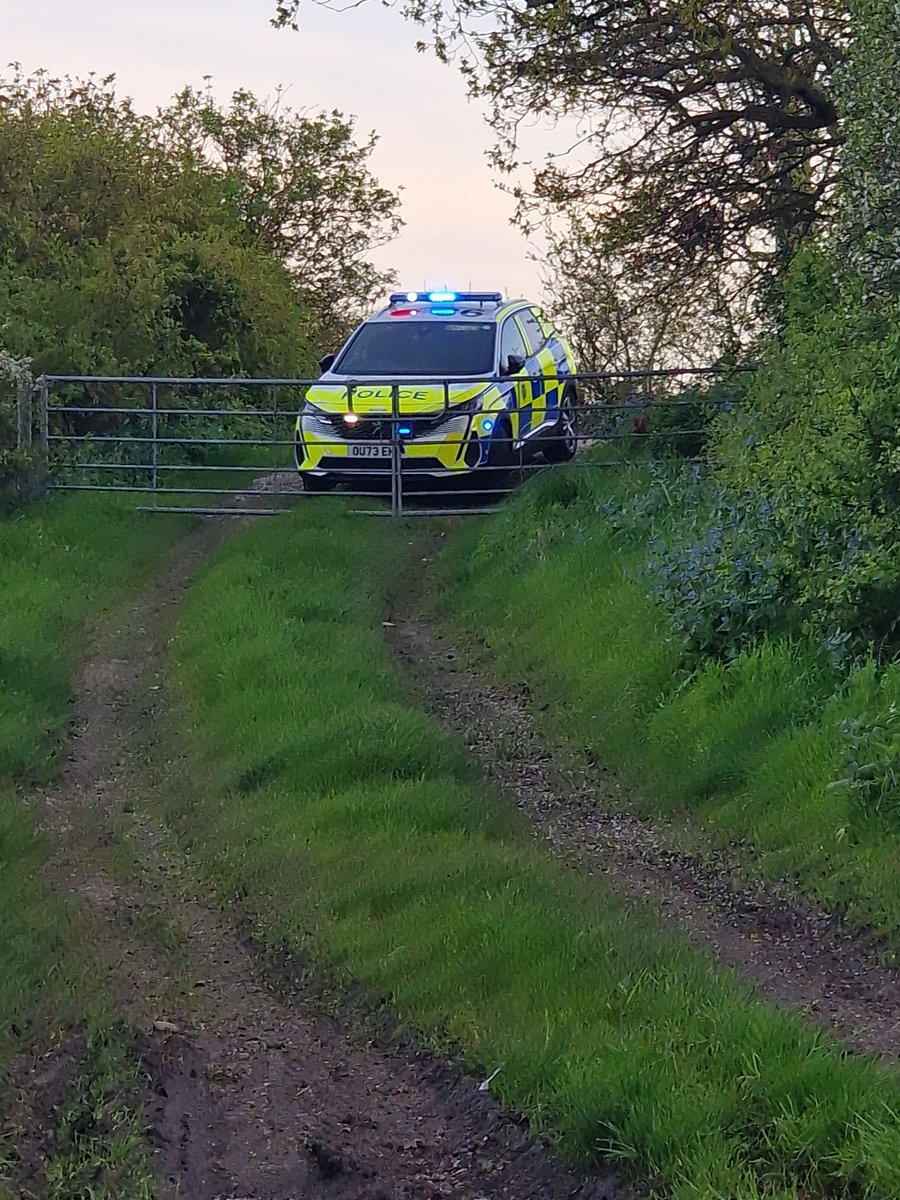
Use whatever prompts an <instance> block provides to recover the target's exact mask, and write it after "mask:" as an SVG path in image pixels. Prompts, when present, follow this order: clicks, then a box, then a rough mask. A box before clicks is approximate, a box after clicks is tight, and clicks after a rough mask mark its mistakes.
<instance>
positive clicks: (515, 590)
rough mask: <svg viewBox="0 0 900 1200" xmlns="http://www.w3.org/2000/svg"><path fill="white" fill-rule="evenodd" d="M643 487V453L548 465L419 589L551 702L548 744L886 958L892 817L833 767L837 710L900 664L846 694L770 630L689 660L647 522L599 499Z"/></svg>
mask: <svg viewBox="0 0 900 1200" xmlns="http://www.w3.org/2000/svg"><path fill="white" fill-rule="evenodd" d="M648 487H650V479H649V476H648V473H647V470H646V468H645V467H643V466H641V465H640V464H637V465H623V466H621V467H619V468H615V469H612V470H607V471H586V470H584V469H580V470H578V469H573V470H572V471H569V472H565V473H559V474H556V475H552V476H547V475H545V476H543V477H541V478H539V479H537V480H535V481H534V483H533V484H532V485H530V486H528V487H527V488H525V489H523V490H522V491H520V492H519V493H517V494H516V495H515V496H514V497H513V498H512V499H511V500H510V502H509V503H508V505H507V506H506V507H505V508H504V510H503V512H502V513H500V514H499V515H497V516H495V517H491V518H489V519H487V520H484V521H481V522H478V523H477V524H475V523H473V524H470V525H468V526H466V527H464V528H463V529H462V530H461V531H460V532H458V533H456V534H455V535H454V536H453V537H452V538H447V539H446V542H445V547H446V549H445V552H444V553H443V554H442V556H441V557H440V559H439V560H438V562H437V564H436V566H435V568H434V575H433V577H432V579H431V584H432V586H431V589H430V594H431V595H432V596H435V597H437V600H436V604H437V606H438V607H439V610H440V612H441V614H442V615H443V616H444V617H445V618H446V619H447V620H448V621H449V622H450V623H451V624H452V625H453V626H454V628H456V630H457V631H458V632H459V634H460V637H464V638H466V639H467V640H471V639H472V638H473V637H474V639H475V640H476V641H481V642H483V643H486V644H487V645H488V646H489V648H490V659H491V662H492V664H493V668H492V669H493V670H494V671H495V672H496V673H497V674H498V675H499V676H501V677H502V678H505V679H522V678H527V679H528V684H529V688H530V690H531V693H532V695H533V696H534V698H535V700H536V702H537V703H538V704H540V705H542V706H543V705H547V704H549V709H548V710H547V711H546V712H545V713H543V714H542V717H541V720H542V722H543V724H544V728H545V730H546V732H547V734H548V737H549V738H550V739H553V740H556V741H557V742H559V743H563V742H568V743H571V744H573V745H574V746H575V747H577V748H578V749H579V750H581V751H587V752H588V753H589V754H590V755H591V756H593V757H595V758H597V759H598V760H599V761H601V762H602V763H604V765H606V766H608V767H611V768H613V769H614V770H617V771H618V772H620V774H621V776H622V777H623V779H625V780H626V781H627V782H629V783H630V784H631V785H632V787H633V792H634V799H633V806H634V808H635V809H636V811H638V812H639V813H641V814H642V815H644V816H649V817H654V816H656V817H658V816H661V815H662V816H665V817H674V818H676V819H677V820H679V821H680V822H681V823H683V824H685V826H686V829H687V831H688V834H687V836H688V838H689V841H690V842H691V844H693V845H695V846H697V847H699V848H701V849H702V848H704V847H709V846H712V847H723V846H734V845H738V846H741V847H743V857H744V861H745V862H746V864H747V867H748V869H750V870H751V871H753V872H754V873H758V874H760V875H761V876H763V877H764V878H767V879H770V880H778V879H782V878H787V879H789V880H791V881H792V882H795V883H796V884H797V885H798V886H799V887H800V888H801V889H802V890H804V891H805V892H806V893H807V894H808V895H810V896H812V897H814V898H816V899H818V900H820V901H821V902H823V903H824V904H825V905H827V906H829V907H831V908H839V909H843V910H845V911H846V913H847V916H848V919H849V920H851V921H852V922H854V923H855V924H857V925H859V926H864V927H868V928H872V929H874V930H875V931H877V932H878V933H879V934H881V935H882V936H883V937H884V939H885V943H886V945H887V946H888V947H889V948H890V951H891V952H893V953H896V952H897V951H898V950H900V853H898V851H900V838H898V833H900V826H897V825H896V823H892V822H891V821H889V820H885V819H882V818H880V817H877V816H876V815H875V814H873V813H872V812H871V811H866V810H865V808H864V807H863V806H860V805H859V804H856V803H854V802H853V801H852V800H851V798H850V797H849V796H848V795H847V794H846V793H845V792H843V791H841V790H840V789H837V790H835V789H830V788H829V784H830V783H831V782H832V781H833V780H835V779H838V778H839V777H840V776H841V775H842V773H843V771H842V760H841V747H840V740H839V737H838V731H837V726H838V722H839V720H840V719H841V718H842V717H844V716H847V715H850V714H855V713H860V712H866V711H870V710H873V709H875V708H884V707H886V706H887V705H888V704H890V703H891V702H892V701H893V702H900V664H895V665H893V666H889V667H887V668H884V669H882V670H881V671H880V672H876V671H873V670H871V669H870V670H867V671H863V672H860V673H859V674H858V676H857V677H856V679H855V681H854V683H853V685H852V687H850V688H849V689H841V688H839V687H838V684H837V681H836V678H835V676H834V675H833V674H832V673H830V672H829V671H828V670H827V669H826V668H825V667H824V666H823V660H822V658H821V656H820V655H818V654H817V653H816V652H815V650H814V649H813V648H812V647H811V646H810V645H809V644H806V643H803V642H798V641H791V640H788V639H780V640H777V641H764V642H762V643H761V644H759V645H758V646H757V647H756V648H754V649H752V650H749V651H747V652H744V653H742V654H740V655H739V656H738V657H737V658H736V659H735V660H733V661H731V662H729V663H727V664H724V663H721V662H716V661H706V662H704V663H701V664H700V665H699V666H697V667H695V668H694V669H693V670H692V672H690V673H689V672H688V671H686V670H685V669H684V668H683V667H682V664H681V652H680V649H679V646H678V644H677V639H675V638H674V637H673V635H672V630H671V627H670V625H669V622H668V619H667V617H666V616H665V614H664V613H663V612H662V610H661V609H660V608H659V607H658V606H657V604H656V603H655V601H654V600H653V598H652V596H651V594H650V592H649V589H648V587H647V585H646V584H645V583H644V582H643V580H642V566H643V563H644V561H645V556H646V548H645V547H646V537H647V530H646V529H643V528H637V529H629V528H625V529H618V530H617V529H616V528H614V527H613V525H612V524H611V523H610V521H609V520H608V517H607V515H605V514H604V512H603V510H602V508H601V506H602V505H603V504H604V502H608V501H610V500H611V501H612V502H613V503H615V502H616V501H617V500H618V501H621V503H622V504H623V506H625V507H627V506H628V504H629V502H630V499H631V498H632V497H633V496H634V495H635V494H636V493H641V492H643V491H646V489H647V488H648ZM678 516H679V514H678V512H677V511H672V512H670V513H668V514H665V513H657V514H655V517H654V520H655V522H656V523H657V524H656V526H655V527H656V528H658V527H659V523H660V522H661V523H662V525H663V527H664V526H665V525H666V524H668V523H671V522H674V521H677V520H678Z"/></svg>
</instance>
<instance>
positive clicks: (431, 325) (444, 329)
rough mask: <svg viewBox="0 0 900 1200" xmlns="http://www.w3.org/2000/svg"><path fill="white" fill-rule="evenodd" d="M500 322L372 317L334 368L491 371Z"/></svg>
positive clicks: (355, 371) (359, 372) (353, 371)
mask: <svg viewBox="0 0 900 1200" xmlns="http://www.w3.org/2000/svg"><path fill="white" fill-rule="evenodd" d="M494 335H495V326H494V325H493V324H488V323H486V322H481V321H409V320H406V319H404V318H402V317H400V318H397V319H396V320H395V321H391V322H387V321H373V322H372V323H371V324H369V325H363V327H362V329H360V330H359V332H358V333H357V334H356V337H355V338H354V339H353V341H352V342H351V343H350V345H349V346H348V347H347V349H346V350H345V352H344V353H343V354H342V355H341V357H340V359H339V361H338V362H337V363H336V364H335V366H334V367H333V370H335V371H337V372H338V373H339V374H341V375H356V376H366V375H390V376H394V375H398V376H399V375H420V376H426V375H437V376H449V375H487V374H489V373H490V372H491V371H492V370H493V366H494Z"/></svg>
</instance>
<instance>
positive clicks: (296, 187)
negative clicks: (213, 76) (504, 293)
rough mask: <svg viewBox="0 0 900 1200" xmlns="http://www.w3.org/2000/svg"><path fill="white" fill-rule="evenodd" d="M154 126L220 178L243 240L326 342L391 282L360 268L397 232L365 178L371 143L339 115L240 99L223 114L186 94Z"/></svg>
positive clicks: (392, 208) (392, 206)
mask: <svg viewBox="0 0 900 1200" xmlns="http://www.w3.org/2000/svg"><path fill="white" fill-rule="evenodd" d="M160 117H161V121H162V123H163V127H164V129H165V133H166V137H167V138H171V139H172V140H173V144H174V145H175V146H176V147H177V149H178V151H179V153H182V154H184V153H188V154H190V155H191V156H193V157H194V158H196V159H203V160H209V161H211V162H212V163H214V164H215V165H216V166H217V167H218V168H219V169H220V171H221V172H222V176H223V184H224V186H225V188H226V190H227V192H228V194H229V196H230V198H231V199H232V202H233V203H234V204H235V206H236V208H237V211H238V213H239V214H240V217H241V219H242V220H243V221H244V223H245V226H246V228H247V230H248V231H249V232H250V234H251V235H252V237H253V238H254V239H255V240H256V241H257V242H258V243H259V244H260V245H262V246H264V247H265V248H266V249H267V250H269V251H270V253H271V254H272V255H273V256H274V257H275V258H276V259H277V260H278V261H280V262H282V263H285V264H286V265H287V266H288V268H289V269H290V271H291V274H292V276H293V279H294V284H295V287H296V288H297V290H298V293H299V295H300V297H301V301H302V305H303V308H304V309H305V311H307V312H310V313H314V314H315V315H316V317H317V320H318V322H319V324H320V326H329V332H330V336H332V337H333V328H334V324H335V322H338V323H341V322H342V321H346V318H347V314H348V312H353V311H355V310H358V309H364V308H367V307H369V306H370V305H371V304H372V303H373V301H374V299H375V297H376V296H377V295H378V294H379V293H380V292H382V291H384V290H385V288H386V286H387V285H388V284H390V283H392V282H393V277H392V276H386V275H383V274H380V273H379V272H378V271H376V269H375V268H374V267H373V265H372V264H371V263H370V262H369V260H368V254H369V252H370V251H371V250H372V249H373V248H374V247H376V246H380V245H383V244H384V243H385V242H387V241H390V240H391V239H392V238H393V237H394V236H395V235H396V234H397V232H398V230H399V227H400V219H399V216H398V214H397V207H398V205H397V197H396V196H395V195H394V194H393V193H391V192H389V191H388V190H387V189H386V188H383V187H380V186H379V184H378V183H377V181H376V180H375V179H374V178H373V177H372V175H371V173H370V172H369V170H368V166H367V161H368V158H369V156H370V154H371V152H372V150H373V148H374V146H375V141H376V139H375V136H374V135H371V136H370V137H369V138H368V140H366V141H364V142H357V141H356V140H355V139H354V130H353V124H352V121H347V120H345V118H344V117H343V116H342V115H341V113H339V112H332V113H329V114H325V113H317V114H314V115H309V114H307V113H297V112H294V111H293V110H291V109H290V108H288V107H287V106H286V105H285V104H284V103H283V102H282V100H281V98H280V97H278V98H276V99H275V101H273V102H270V103H263V102H262V101H260V100H259V99H258V98H257V97H256V96H254V95H253V94H252V93H251V92H248V91H246V90H241V91H237V92H235V93H234V94H233V96H232V98H231V102H230V104H228V105H227V106H226V105H222V104H219V103H218V102H217V101H216V100H215V99H214V97H213V96H212V95H211V94H210V93H209V92H199V91H197V90H195V89H193V88H185V89H184V90H183V91H182V92H181V93H180V95H179V96H177V97H176V99H175V101H174V102H173V104H172V105H171V106H170V107H169V108H168V109H166V110H165V111H164V112H162V113H161V114H160Z"/></svg>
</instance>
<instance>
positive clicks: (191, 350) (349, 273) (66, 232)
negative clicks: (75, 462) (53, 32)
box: [0, 71, 396, 375]
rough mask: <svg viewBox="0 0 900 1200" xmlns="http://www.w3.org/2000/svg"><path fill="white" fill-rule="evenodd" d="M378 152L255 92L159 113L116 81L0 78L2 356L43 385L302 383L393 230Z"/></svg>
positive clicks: (334, 121)
mask: <svg viewBox="0 0 900 1200" xmlns="http://www.w3.org/2000/svg"><path fill="white" fill-rule="evenodd" d="M201 118H202V120H203V121H206V122H208V123H209V124H210V125H212V126H213V133H211V134H209V135H208V136H207V138H206V141H205V142H203V143H202V144H201V141H200V140H199V132H198V127H199V122H200V121H201ZM272 120H274V121H275V128H273V127H272ZM217 121H218V124H217V123H216V122H217ZM286 121H287V125H285V122H286ZM214 135H215V137H217V138H218V139H219V142H218V143H217V144H219V145H220V150H219V151H217V152H216V153H213V152H212V150H211V148H210V145H209V144H207V143H208V142H210V141H211V139H212V138H213V136H214ZM367 153H368V147H367V146H363V147H358V146H356V144H355V143H354V141H353V137H352V129H351V127H350V126H349V125H348V124H346V123H344V122H343V121H342V120H341V119H340V118H339V117H338V115H337V114H332V116H331V117H329V118H323V117H310V118H304V119H303V120H302V121H299V120H294V119H290V120H287V118H284V117H281V118H277V119H276V118H274V117H272V116H271V114H269V115H266V113H265V110H264V106H263V105H261V104H260V102H259V101H257V100H256V99H255V98H254V97H252V96H250V95H249V94H247V93H240V94H239V98H236V99H235V101H234V102H233V104H232V107H231V109H229V110H226V111H225V112H221V113H220V112H219V110H217V109H216V107H215V105H214V104H212V102H211V101H209V100H208V99H206V98H205V99H203V101H202V104H201V98H199V97H197V96H196V95H195V94H194V93H192V92H190V91H189V90H188V91H187V92H184V93H182V95H181V96H180V97H179V98H178V99H177V100H176V101H175V103H174V104H173V106H172V107H171V108H170V109H169V110H167V111H165V112H162V113H157V114H156V115H154V116H148V115H144V114H140V113H138V112H136V111H135V110H134V108H133V106H132V104H131V103H130V101H128V100H127V99H121V98H120V97H118V96H117V95H116V91H115V86H114V80H113V79H112V77H110V78H107V79H102V80H97V79H95V78H93V77H91V78H89V79H88V80H86V81H78V80H74V81H73V80H68V79H53V78H51V77H50V76H49V75H48V74H47V73H46V72H38V73H37V74H36V75H34V76H31V77H26V76H24V75H23V74H22V73H21V72H19V71H16V72H15V73H13V74H12V75H11V76H10V77H9V78H7V79H4V80H2V82H0V231H2V235H3V236H2V239H0V344H2V345H3V346H4V347H5V348H6V349H7V350H8V351H9V352H10V353H11V354H13V355H14V356H17V357H29V358H32V359H33V361H34V364H35V371H36V372H38V373H39V372H42V371H46V372H57V373H87V374H160V375H166V374H175V375H231V374H249V375H253V374H261V375H272V374H277V375H303V374H307V373H309V372H310V371H311V370H312V369H313V366H314V363H315V347H316V344H317V342H318V340H319V337H320V335H321V332H322V325H323V322H325V321H326V320H328V319H329V318H334V319H341V318H342V317H343V315H344V313H345V311H346V305H347V299H346V297H345V296H343V295H340V296H339V295H338V294H337V287H338V283H340V284H346V285H347V286H348V288H349V289H350V297H349V303H350V304H353V303H357V302H358V301H359V298H360V297H361V295H362V294H363V293H364V291H365V288H366V287H368V286H372V284H373V282H374V281H375V280H377V275H376V273H375V272H374V270H373V268H372V267H371V265H370V264H369V263H368V261H367V258H366V254H367V251H368V249H369V247H370V246H371V245H372V244H373V242H376V241H377V240H378V239H379V238H380V237H381V236H382V233H383V231H384V222H385V221H387V222H388V226H387V228H388V231H390V229H392V228H393V227H395V224H396V218H394V217H393V211H394V207H395V206H396V201H395V200H394V198H393V197H391V196H389V194H388V193H386V192H384V190H383V189H381V188H379V187H378V186H377V184H376V183H375V182H374V180H372V179H371V176H369V175H368V173H367V172H366V171H365V169H364V167H362V166H361V165H360V164H361V163H363V162H364V160H365V157H366V155H367ZM301 173H302V180H301V179H300V175H301ZM317 197H319V198H321V199H317ZM304 198H305V199H304ZM335 213H336V214H337V219H339V220H341V221H342V222H343V223H344V224H346V226H347V227H348V231H347V233H346V236H345V237H343V238H342V237H341V233H340V230H338V229H337V228H335V220H336V218H335ZM391 221H393V222H394V224H393V225H392V224H391ZM329 239H331V241H329ZM304 253H306V254H307V257H306V258H305V259H302V258H301V256H302V255H303V254H304ZM312 255H314V256H315V261H316V263H317V273H316V277H315V278H311V261H312V260H311V257H309V256H312ZM304 263H305V264H306V265H305V266H304ZM298 276H299V282H298ZM336 281H337V282H336ZM329 289H330V290H329Z"/></svg>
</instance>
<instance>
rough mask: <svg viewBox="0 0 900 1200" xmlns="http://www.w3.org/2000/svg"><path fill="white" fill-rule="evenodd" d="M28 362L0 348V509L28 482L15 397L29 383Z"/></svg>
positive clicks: (29, 464) (27, 461) (28, 462)
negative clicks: (19, 438) (19, 435)
mask: <svg viewBox="0 0 900 1200" xmlns="http://www.w3.org/2000/svg"><path fill="white" fill-rule="evenodd" d="M32 383H33V379H32V376H31V370H30V363H29V362H28V360H27V359H15V358H12V357H11V356H10V355H8V354H6V353H5V352H4V351H2V350H0V509H3V508H5V507H6V506H7V505H9V504H12V503H14V502H15V501H17V500H19V499H20V498H21V497H22V495H23V494H24V493H25V492H26V491H27V490H28V488H29V486H30V482H31V467H32V459H31V455H30V454H29V453H28V452H27V451H24V450H19V449H18V414H17V399H18V396H19V393H20V392H21V390H22V389H23V388H29V387H31V386H32Z"/></svg>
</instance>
